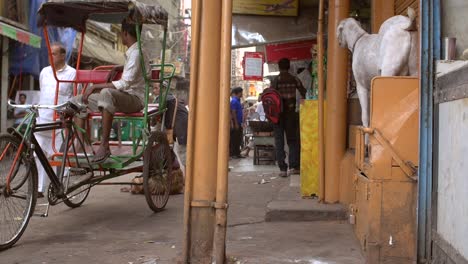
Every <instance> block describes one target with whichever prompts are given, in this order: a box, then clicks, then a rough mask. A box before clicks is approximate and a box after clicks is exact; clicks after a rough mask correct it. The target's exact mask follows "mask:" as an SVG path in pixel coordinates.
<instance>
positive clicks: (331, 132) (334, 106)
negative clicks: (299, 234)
mask: <svg viewBox="0 0 468 264" xmlns="http://www.w3.org/2000/svg"><path fill="white" fill-rule="evenodd" d="M349 4H350V0H330V1H329V9H328V10H329V17H328V36H329V37H328V56H327V64H328V70H327V75H328V76H327V109H326V111H327V114H326V120H327V122H326V124H327V126H326V128H325V129H326V135H327V136H326V138H325V202H327V203H336V202H338V201H339V197H340V195H339V185H340V164H341V160H342V158H343V156H344V154H345V151H346V108H347V93H346V87H347V85H346V84H347V80H348V74H347V72H348V50H347V49H344V48H341V47H340V46H339V44H338V41H337V39H336V28H337V27H338V25H339V23H340V21H341V20H342V19H344V18H347V17H348V16H349Z"/></svg>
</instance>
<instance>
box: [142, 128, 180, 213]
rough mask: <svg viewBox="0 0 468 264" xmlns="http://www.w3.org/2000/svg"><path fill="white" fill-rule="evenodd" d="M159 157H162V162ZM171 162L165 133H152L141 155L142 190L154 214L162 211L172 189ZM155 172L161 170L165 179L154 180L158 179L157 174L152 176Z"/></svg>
mask: <svg viewBox="0 0 468 264" xmlns="http://www.w3.org/2000/svg"><path fill="white" fill-rule="evenodd" d="M161 157H163V159H162V160H161ZM172 162H173V159H172V154H171V148H170V146H169V142H168V140H167V136H166V133H165V132H162V131H155V132H152V133H151V135H150V137H149V139H148V144H147V146H146V149H145V152H144V154H143V190H144V195H145V198H146V202H147V203H148V206H149V207H150V209H151V210H153V211H154V212H160V211H162V210H164V208H165V206H166V204H167V201H168V200H169V195H170V192H171V187H172V186H171V185H172ZM161 163H163V164H161ZM157 170H160V171H161V170H162V171H163V172H162V173H161V174H162V175H166V177H165V178H164V177H162V178H159V179H158V178H155V177H158V176H157V174H154V171H157ZM152 173H153V174H152ZM155 182H156V183H157V184H156V185H155ZM160 183H163V184H164V186H161V185H160ZM161 188H163V190H164V191H163V193H161ZM154 193H156V194H154ZM158 193H159V194H158ZM153 198H156V199H158V198H159V201H158V202H155V201H154V199H153Z"/></svg>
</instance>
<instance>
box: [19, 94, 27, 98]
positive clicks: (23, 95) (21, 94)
mask: <svg viewBox="0 0 468 264" xmlns="http://www.w3.org/2000/svg"><path fill="white" fill-rule="evenodd" d="M21 96H24V99H26V98H28V97H27V96H26V95H25V94H24V93H20V94H19V96H18V98H19V97H21Z"/></svg>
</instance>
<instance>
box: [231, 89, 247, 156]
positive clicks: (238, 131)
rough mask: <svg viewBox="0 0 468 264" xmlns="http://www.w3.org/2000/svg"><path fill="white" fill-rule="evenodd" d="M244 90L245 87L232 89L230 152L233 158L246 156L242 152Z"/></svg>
mask: <svg viewBox="0 0 468 264" xmlns="http://www.w3.org/2000/svg"><path fill="white" fill-rule="evenodd" d="M242 91H243V89H242V88H241V87H236V88H233V89H232V90H231V137H230V148H229V152H230V156H231V157H232V158H244V156H242V155H241V153H240V147H241V142H242V121H243V115H244V113H243V111H242V104H241V102H240V99H241V98H242Z"/></svg>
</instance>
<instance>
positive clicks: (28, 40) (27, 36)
mask: <svg viewBox="0 0 468 264" xmlns="http://www.w3.org/2000/svg"><path fill="white" fill-rule="evenodd" d="M0 35H3V36H6V37H9V38H11V39H14V40H16V41H19V42H21V43H24V44H27V45H30V46H33V47H35V48H40V47H41V37H39V36H37V35H34V34H32V33H29V32H27V31H25V30H22V29H20V28H18V27H15V26H12V25H9V24H7V23H4V22H1V21H0Z"/></svg>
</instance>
